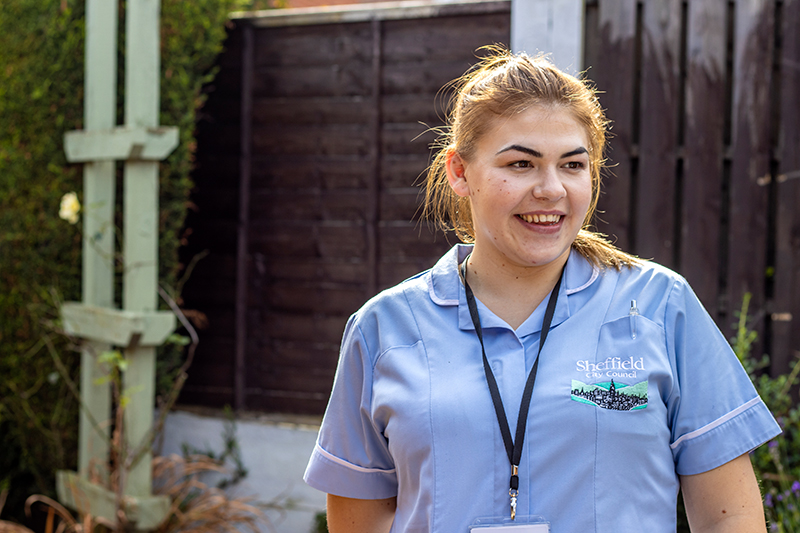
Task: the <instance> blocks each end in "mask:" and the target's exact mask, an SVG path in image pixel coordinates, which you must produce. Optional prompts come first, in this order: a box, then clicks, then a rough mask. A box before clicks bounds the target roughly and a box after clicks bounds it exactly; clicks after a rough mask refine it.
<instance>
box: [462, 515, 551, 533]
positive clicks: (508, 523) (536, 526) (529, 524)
mask: <svg viewBox="0 0 800 533" xmlns="http://www.w3.org/2000/svg"><path fill="white" fill-rule="evenodd" d="M469 530H470V533H495V532H496V533H550V522H548V521H547V520H545V519H544V518H543V517H541V516H539V515H533V516H518V517H517V519H516V520H511V519H510V518H508V517H493V518H478V519H477V520H475V521H474V522H473V523H472V525H471V526H469Z"/></svg>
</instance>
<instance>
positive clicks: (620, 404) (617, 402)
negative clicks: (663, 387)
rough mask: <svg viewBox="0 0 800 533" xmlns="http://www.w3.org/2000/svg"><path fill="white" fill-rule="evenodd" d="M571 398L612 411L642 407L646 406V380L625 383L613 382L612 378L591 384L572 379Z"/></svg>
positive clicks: (633, 409) (632, 409)
mask: <svg viewBox="0 0 800 533" xmlns="http://www.w3.org/2000/svg"><path fill="white" fill-rule="evenodd" d="M572 399H573V400H575V401H576V402H580V403H587V404H589V405H595V406H597V407H602V408H603V409H612V410H614V411H635V410H637V409H644V408H645V407H647V381H640V382H639V383H635V384H633V385H626V384H625V383H614V380H613V379H612V380H611V381H610V382H602V383H595V384H593V385H592V384H587V383H583V382H582V381H578V380H576V379H573V380H572Z"/></svg>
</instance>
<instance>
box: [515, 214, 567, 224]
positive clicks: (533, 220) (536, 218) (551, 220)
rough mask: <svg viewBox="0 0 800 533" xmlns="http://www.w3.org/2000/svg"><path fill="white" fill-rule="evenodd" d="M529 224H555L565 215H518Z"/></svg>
mask: <svg viewBox="0 0 800 533" xmlns="http://www.w3.org/2000/svg"><path fill="white" fill-rule="evenodd" d="M517 216H518V217H519V218H521V219H522V220H524V221H525V222H527V223H528V224H544V225H553V224H558V223H559V222H560V221H561V218H562V217H563V215H517Z"/></svg>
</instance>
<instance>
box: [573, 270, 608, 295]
mask: <svg viewBox="0 0 800 533" xmlns="http://www.w3.org/2000/svg"><path fill="white" fill-rule="evenodd" d="M599 275H600V270H599V269H598V268H597V267H596V266H594V265H592V277H591V278H589V281H587V282H586V283H584V284H583V285H581V286H580V287H578V288H575V289H567V290H566V291H565V292H566V294H567V296H569V295H570V294H575V293H576V292H579V291H582V290H583V289H585V288H586V287H588V286H589V285H591V284H592V283H594V280H596V279H597V276H599Z"/></svg>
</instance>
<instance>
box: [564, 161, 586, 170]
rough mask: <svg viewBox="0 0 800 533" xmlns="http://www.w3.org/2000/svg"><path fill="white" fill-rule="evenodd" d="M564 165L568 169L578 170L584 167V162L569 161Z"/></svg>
mask: <svg viewBox="0 0 800 533" xmlns="http://www.w3.org/2000/svg"><path fill="white" fill-rule="evenodd" d="M564 166H565V167H567V168H568V169H570V170H580V169H582V168H583V167H584V164H583V163H582V162H581V161H570V162H569V163H567V164H566V165H564Z"/></svg>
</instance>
